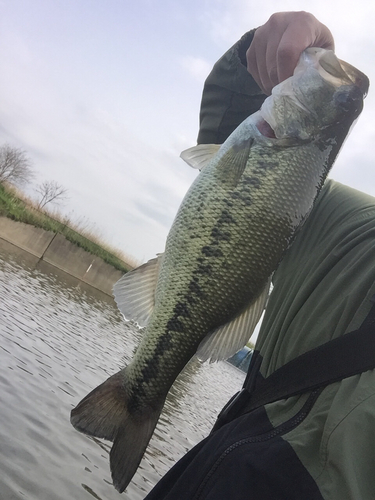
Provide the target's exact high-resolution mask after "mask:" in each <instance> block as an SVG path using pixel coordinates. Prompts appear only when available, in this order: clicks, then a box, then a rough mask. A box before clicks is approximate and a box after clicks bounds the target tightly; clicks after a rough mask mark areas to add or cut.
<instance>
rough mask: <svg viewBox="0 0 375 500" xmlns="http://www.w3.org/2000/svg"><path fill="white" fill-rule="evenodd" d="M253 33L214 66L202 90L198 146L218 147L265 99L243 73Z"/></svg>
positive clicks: (247, 73)
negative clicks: (213, 145) (214, 145)
mask: <svg viewBox="0 0 375 500" xmlns="http://www.w3.org/2000/svg"><path fill="white" fill-rule="evenodd" d="M254 32H255V30H252V31H249V32H248V33H246V34H245V35H244V36H243V37H242V38H241V39H240V40H239V41H238V42H237V43H236V44H235V45H233V47H231V48H230V49H229V50H228V51H227V52H226V53H225V54H224V55H223V56H222V57H221V58H220V59H219V60H218V61H217V63H216V64H215V65H214V67H213V69H212V71H211V73H210V74H209V75H208V77H207V80H206V82H205V85H204V88H203V95H202V102H201V110H200V130H199V135H198V144H221V143H223V142H224V141H225V140H226V139H227V137H228V136H229V135H230V134H231V133H232V132H233V130H234V129H235V128H236V127H237V126H238V125H239V124H240V123H241V122H242V121H243V120H244V119H245V118H247V117H248V116H249V115H251V114H252V113H254V112H255V111H258V109H259V108H260V106H261V105H262V103H263V101H264V99H265V98H266V96H265V95H264V94H262V92H261V90H260V88H259V87H258V85H257V84H256V83H255V81H254V79H253V78H252V76H251V75H250V73H249V72H248V71H247V69H246V50H247V49H248V48H249V46H250V43H251V41H252V39H253V36H254Z"/></svg>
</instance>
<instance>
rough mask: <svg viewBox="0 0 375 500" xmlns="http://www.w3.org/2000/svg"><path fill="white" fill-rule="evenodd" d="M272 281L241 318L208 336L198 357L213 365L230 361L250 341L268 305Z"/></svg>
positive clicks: (200, 346)
mask: <svg viewBox="0 0 375 500" xmlns="http://www.w3.org/2000/svg"><path fill="white" fill-rule="evenodd" d="M270 284H271V279H269V281H268V282H267V285H266V286H265V287H264V289H263V291H262V293H261V294H260V296H259V297H258V298H257V299H256V301H255V302H252V303H251V304H250V305H249V306H248V307H247V308H246V309H245V310H244V311H243V312H242V313H241V314H240V315H239V316H237V317H236V318H234V319H233V320H232V321H230V322H229V323H226V324H225V325H222V326H220V327H219V328H217V329H216V330H214V331H213V332H212V333H210V334H209V335H207V336H206V337H205V338H204V339H203V340H202V342H201V343H200V344H199V347H198V350H197V356H198V358H199V359H200V360H201V361H208V360H210V362H211V363H213V362H215V361H220V360H223V359H228V358H230V357H231V356H233V354H235V353H236V352H237V351H239V350H240V349H242V348H243V347H244V346H245V345H246V343H247V342H248V341H249V339H250V337H251V335H252V333H253V331H254V328H255V327H256V325H257V323H258V321H259V319H260V317H261V316H262V313H263V311H264V309H265V306H266V304H267V300H268V295H269V289H270Z"/></svg>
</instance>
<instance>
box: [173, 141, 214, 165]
mask: <svg viewBox="0 0 375 500" xmlns="http://www.w3.org/2000/svg"><path fill="white" fill-rule="evenodd" d="M220 147H221V145H220V144H198V146H193V147H192V148H189V149H185V151H182V153H181V154H180V157H181V158H182V159H183V160H184V161H185V162H186V163H187V164H188V165H190V166H191V167H193V168H197V169H198V170H202V169H203V168H204V167H205V166H206V165H208V163H210V161H211V160H212V158H214V157H215V156H216V153H217V152H218V151H219V149H220Z"/></svg>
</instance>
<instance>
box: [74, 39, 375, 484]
mask: <svg viewBox="0 0 375 500" xmlns="http://www.w3.org/2000/svg"><path fill="white" fill-rule="evenodd" d="M367 88H368V80H367V78H366V77H365V75H363V74H362V73H360V72H359V71H358V70H356V69H355V68H353V67H351V66H349V65H347V64H346V63H343V62H341V63H340V62H339V60H338V59H337V58H336V57H335V56H334V54H333V53H332V52H331V51H326V50H323V49H308V50H307V51H305V52H304V53H303V54H302V56H301V59H300V62H299V64H298V66H297V68H296V71H295V73H294V76H293V77H291V78H290V79H288V80H286V81H285V82H283V83H281V84H280V85H279V86H277V87H275V89H274V91H273V94H272V95H271V96H270V97H269V98H268V99H267V100H266V101H265V103H264V105H263V107H262V109H261V110H260V111H259V112H257V113H255V114H254V115H252V116H250V117H249V118H248V119H246V120H245V121H244V122H243V123H242V124H241V125H240V126H239V127H238V128H237V129H236V130H235V131H234V132H233V134H232V135H231V136H230V137H229V138H228V140H227V141H226V142H225V143H224V144H223V145H222V146H221V147H220V148H218V147H209V146H198V147H195V148H191V149H190V150H188V151H187V152H185V153H184V154H183V157H184V158H185V159H186V160H187V161H188V162H189V163H190V164H192V165H193V166H198V167H204V168H202V171H201V173H200V174H199V175H198V177H197V178H196V180H195V181H194V183H193V184H192V186H191V188H190V189H189V191H188V193H187V194H186V196H185V198H184V200H183V202H182V204H181V206H180V208H179V210H178V213H177V215H176V218H175V221H174V223H173V225H172V228H171V230H170V232H169V235H168V238H167V242H166V249H165V253H164V254H163V255H160V256H159V257H158V258H157V259H153V260H152V261H150V262H149V263H147V264H144V265H143V266H141V267H140V268H139V269H136V270H134V271H132V272H130V273H128V274H126V275H125V276H124V277H123V278H122V279H121V280H120V281H119V283H118V284H117V285H116V286H115V298H116V300H117V303H118V305H119V308H120V310H121V311H122V312H123V314H124V315H125V316H126V317H127V318H128V319H134V320H136V321H137V322H138V323H139V324H140V325H141V326H145V329H144V335H143V340H142V341H141V344H140V345H139V347H138V349H137V351H136V353H135V355H134V358H133V360H132V361H131V362H130V364H129V365H128V366H127V367H125V368H124V369H122V370H121V371H120V372H118V373H117V374H115V375H113V376H112V377H110V378H109V379H108V380H107V381H105V382H104V383H103V384H101V385H100V386H99V387H97V388H96V389H94V390H93V391H92V392H91V393H90V394H89V395H88V396H86V397H85V398H84V399H83V400H82V401H81V402H80V403H79V404H78V406H77V407H76V408H75V409H74V410H73V411H72V416H71V421H72V424H73V425H74V426H75V427H76V428H77V429H78V430H80V431H82V432H85V433H87V434H90V435H94V436H96V437H100V438H105V439H109V440H112V441H113V442H114V444H113V447H112V450H111V456H110V461H111V471H112V477H113V481H114V485H115V487H116V488H117V489H118V490H119V491H123V490H124V489H125V488H126V486H127V485H128V484H129V482H130V480H131V478H132V476H133V475H134V473H135V471H136V469H137V467H138V465H139V462H140V460H141V458H142V456H143V453H144V451H145V449H146V447H147V444H148V442H149V440H150V438H151V435H152V433H153V431H154V428H155V426H156V423H157V420H158V418H159V415H160V412H161V410H162V408H163V405H164V401H165V398H166V395H167V393H168V391H169V389H170V387H171V385H172V384H173V382H174V380H175V379H176V377H177V375H178V374H179V373H180V372H181V370H182V369H183V367H184V366H185V364H186V363H187V362H188V361H189V360H190V359H191V358H192V357H193V356H194V355H195V354H196V353H198V355H199V356H200V357H201V358H202V359H204V360H205V359H211V360H218V359H225V358H228V357H229V356H231V355H232V354H234V353H235V352H236V351H238V350H239V349H240V348H242V347H243V345H245V344H246V342H247V340H248V339H249V337H250V335H251V333H252V330H253V329H254V327H255V325H256V323H257V321H258V320H259V317H260V315H261V313H262V311H263V309H264V307H265V303H266V300H267V296H268V289H269V283H270V278H271V276H272V273H273V272H274V271H275V269H276V268H277V266H278V263H279V262H280V260H281V258H282V257H283V255H284V254H285V251H286V250H287V248H288V247H289V246H290V244H291V243H292V240H293V238H294V236H295V234H296V231H297V230H298V229H299V228H300V227H301V226H302V224H303V222H304V220H305V219H306V217H307V216H308V214H309V212H310V211H311V208H312V206H313V203H314V200H315V199H316V197H317V195H318V193H319V191H320V189H321V187H322V185H323V183H324V180H325V178H326V176H327V174H328V172H329V170H330V168H331V167H332V164H333V162H334V160H335V158H336V156H337V153H338V151H339V149H340V147H341V145H342V143H343V141H344V139H345V137H346V135H347V134H348V131H349V129H350V127H351V125H352V123H353V121H354V120H355V119H356V118H357V117H358V115H359V114H360V112H361V109H362V105H363V97H364V95H365V93H366V92H367ZM212 150H214V151H215V155H214V156H213V158H212V159H210V160H208V159H207V158H208V157H211V156H212ZM207 151H208V152H207ZM208 153H210V154H208Z"/></svg>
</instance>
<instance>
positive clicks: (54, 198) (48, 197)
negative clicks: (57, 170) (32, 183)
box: [36, 181, 68, 209]
mask: <svg viewBox="0 0 375 500" xmlns="http://www.w3.org/2000/svg"><path fill="white" fill-rule="evenodd" d="M36 192H37V193H39V194H40V196H41V198H40V200H39V201H38V203H37V207H38V208H39V209H41V208H44V207H45V206H46V205H47V203H61V202H62V201H64V200H66V199H67V198H68V196H67V194H66V193H67V192H68V190H67V189H65V188H64V187H62V186H61V185H60V184H58V183H57V182H56V181H44V182H42V184H39V186H37V188H36Z"/></svg>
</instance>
